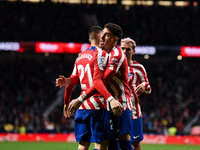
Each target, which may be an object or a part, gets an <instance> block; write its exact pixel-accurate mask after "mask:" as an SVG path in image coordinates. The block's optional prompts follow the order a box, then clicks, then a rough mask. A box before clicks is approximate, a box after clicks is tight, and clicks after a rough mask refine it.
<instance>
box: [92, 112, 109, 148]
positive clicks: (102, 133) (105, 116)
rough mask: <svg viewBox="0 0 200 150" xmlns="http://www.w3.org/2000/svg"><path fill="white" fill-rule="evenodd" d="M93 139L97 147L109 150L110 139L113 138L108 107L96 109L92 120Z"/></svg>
mask: <svg viewBox="0 0 200 150" xmlns="http://www.w3.org/2000/svg"><path fill="white" fill-rule="evenodd" d="M90 127H91V139H90V142H91V143H92V142H94V143H95V149H98V150H107V148H108V144H109V139H112V138H113V131H112V130H111V127H112V124H110V112H109V111H107V110H106V109H100V110H94V113H93V114H92V116H91V121H90Z"/></svg>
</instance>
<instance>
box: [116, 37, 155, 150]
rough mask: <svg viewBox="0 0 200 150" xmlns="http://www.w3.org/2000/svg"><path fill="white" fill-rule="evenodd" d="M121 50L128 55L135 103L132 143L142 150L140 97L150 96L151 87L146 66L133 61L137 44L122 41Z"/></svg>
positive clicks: (132, 95)
mask: <svg viewBox="0 0 200 150" xmlns="http://www.w3.org/2000/svg"><path fill="white" fill-rule="evenodd" d="M120 47H121V49H122V50H123V52H124V53H125V54H126V57H127V60H128V65H129V67H128V72H129V87H130V91H131V97H132V102H133V110H132V126H131V143H132V146H133V148H134V150H141V141H142V140H143V130H142V112H141V106H140V98H139V96H140V95H141V94H142V93H145V94H150V93H151V86H150V84H149V81H148V78H147V73H146V70H145V68H144V66H143V65H142V64H140V63H138V62H136V61H133V60H132V56H133V55H134V54H135V47H136V42H135V41H134V40H132V39H131V38H129V37H128V38H124V39H122V40H121V44H120Z"/></svg>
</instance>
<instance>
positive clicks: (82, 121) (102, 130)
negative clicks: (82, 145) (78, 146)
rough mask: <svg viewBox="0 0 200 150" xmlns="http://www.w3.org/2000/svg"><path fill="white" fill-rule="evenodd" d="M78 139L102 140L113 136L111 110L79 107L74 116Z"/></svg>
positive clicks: (91, 141) (86, 140)
mask: <svg viewBox="0 0 200 150" xmlns="http://www.w3.org/2000/svg"><path fill="white" fill-rule="evenodd" d="M74 128H75V137H76V141H77V142H80V141H85V142H90V143H93V142H102V141H104V140H108V139H112V138H113V130H110V128H111V123H110V112H109V111H107V110H106V109H100V110H85V109H78V110H77V111H76V114H75V118H74Z"/></svg>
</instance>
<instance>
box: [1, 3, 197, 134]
mask: <svg viewBox="0 0 200 150" xmlns="http://www.w3.org/2000/svg"><path fill="white" fill-rule="evenodd" d="M8 8H9V9H8ZM44 10H45V11H44ZM110 12H113V13H110ZM107 13H109V16H108V15H106V14H107ZM198 14H199V7H195V8H194V7H181V8H177V7H161V6H151V7H144V6H133V7H130V9H129V10H125V8H124V7H123V6H121V5H88V4H87V5H83V4H80V5H69V4H64V3H24V2H2V1H1V2H0V20H1V21H0V28H1V30H0V35H1V36H0V41H65V42H81V43H85V42H88V36H87V34H86V33H87V31H88V29H89V28H90V27H91V26H92V25H100V26H103V25H104V24H105V23H107V22H114V23H117V24H119V25H120V26H121V27H122V29H124V35H123V37H127V36H129V37H131V38H133V39H134V40H135V41H136V42H137V43H138V44H139V45H200V41H199V39H200V37H199V36H200V28H199V25H200V20H199V18H198ZM92 17H93V19H94V18H95V17H96V18H97V20H96V21H93V20H91V18H92ZM94 20H95V19H94ZM77 35H78V36H77ZM12 54H13V53H12ZM29 55H30V54H15V55H10V52H7V53H5V52H0V132H20V130H19V128H20V127H22V126H23V127H26V132H61V133H63V132H73V116H72V118H70V119H65V118H64V117H63V114H62V109H63V104H60V105H59V106H57V107H56V108H55V109H54V110H53V111H52V112H51V113H50V115H49V116H48V117H47V118H46V117H44V116H43V112H44V110H45V108H47V106H49V104H50V103H51V102H52V101H53V100H54V99H55V97H56V94H57V92H58V90H59V88H56V87H55V79H56V78H57V77H58V75H60V74H63V75H65V76H69V75H70V74H71V71H72V68H73V64H74V61H72V60H71V59H69V58H70V57H71V55H65V56H63V55H64V54H63V55H50V56H49V57H45V56H43V55H42V54H31V57H30V56H29ZM73 57H74V56H73ZM74 59H75V57H74ZM134 59H135V60H136V61H137V60H138V61H139V62H140V63H142V64H143V65H144V67H145V69H146V71H147V74H148V78H149V82H150V84H151V87H152V93H151V94H150V95H144V94H143V95H141V106H142V112H143V129H144V133H147V134H148V133H155V134H167V132H168V128H169V127H172V126H175V127H176V128H177V134H179V135H182V134H186V133H184V132H183V129H184V127H185V125H187V123H189V122H190V121H191V119H192V118H193V117H195V116H196V115H197V114H199V110H200V103H199V101H198V100H199V99H200V94H199V90H200V81H199V80H198V77H199V76H200V67H199V63H200V62H199V59H195V58H187V59H186V58H184V59H183V60H181V61H178V60H177V59H176V58H172V57H169V58H168V57H167V58H166V57H164V56H157V57H156V58H155V59H151V58H150V59H149V60H143V59H141V57H139V56H134ZM77 91H78V90H77ZM77 94H78V92H77V93H75V95H76V96H75V97H77ZM9 124H11V128H5V125H9ZM195 124H196V125H197V124H198V125H199V124H200V119H198V120H197V121H196V122H195ZM195 124H194V125H195Z"/></svg>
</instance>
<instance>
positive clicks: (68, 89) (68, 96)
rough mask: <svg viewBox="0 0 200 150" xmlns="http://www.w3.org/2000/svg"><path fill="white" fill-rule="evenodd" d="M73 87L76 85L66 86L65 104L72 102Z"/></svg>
mask: <svg viewBox="0 0 200 150" xmlns="http://www.w3.org/2000/svg"><path fill="white" fill-rule="evenodd" d="M73 88H74V85H67V86H66V87H65V95H64V104H69V103H70V100H71V95H72V91H73Z"/></svg>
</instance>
